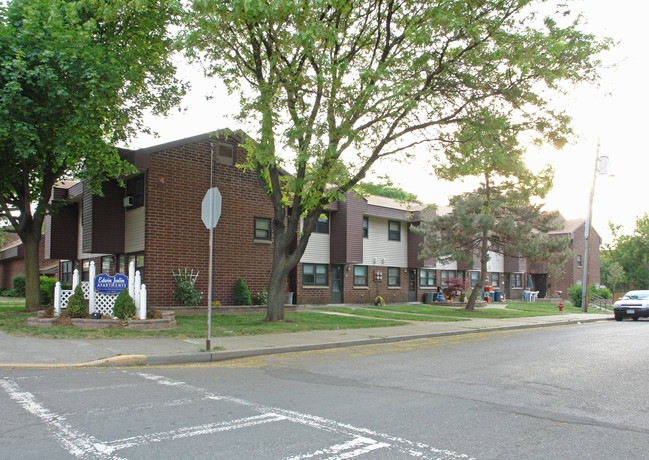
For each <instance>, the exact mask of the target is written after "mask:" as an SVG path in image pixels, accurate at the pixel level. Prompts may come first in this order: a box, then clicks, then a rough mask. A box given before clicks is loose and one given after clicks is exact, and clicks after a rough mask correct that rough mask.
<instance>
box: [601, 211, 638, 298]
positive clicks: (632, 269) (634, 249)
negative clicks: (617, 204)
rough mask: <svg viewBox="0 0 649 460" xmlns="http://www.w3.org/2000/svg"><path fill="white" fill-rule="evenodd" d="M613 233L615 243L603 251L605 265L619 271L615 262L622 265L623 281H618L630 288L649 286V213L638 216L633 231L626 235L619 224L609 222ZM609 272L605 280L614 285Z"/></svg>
mask: <svg viewBox="0 0 649 460" xmlns="http://www.w3.org/2000/svg"><path fill="white" fill-rule="evenodd" d="M609 226H610V228H611V231H612V233H613V243H612V244H610V245H607V246H606V247H605V251H603V253H602V259H603V261H604V266H605V267H609V269H608V272H609V273H610V272H612V271H613V270H617V271H619V268H617V267H615V268H613V267H614V266H615V264H616V263H617V264H619V265H621V267H622V272H623V273H624V279H623V281H618V277H619V276H618V277H616V278H615V280H616V281H618V283H621V284H626V285H627V286H628V287H629V288H630V289H647V288H649V215H648V214H645V215H644V216H641V217H638V218H637V219H636V222H635V228H634V230H633V233H631V234H630V235H625V234H623V233H622V228H621V226H619V225H613V224H610V223H609ZM609 273H604V275H605V276H606V278H604V279H605V282H606V283H610V284H611V285H613V283H614V281H613V280H612V279H611V278H610V274H609Z"/></svg>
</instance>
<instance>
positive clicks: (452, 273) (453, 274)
mask: <svg viewBox="0 0 649 460" xmlns="http://www.w3.org/2000/svg"><path fill="white" fill-rule="evenodd" d="M453 278H459V279H462V280H463V279H464V270H457V271H456V270H442V272H441V280H440V281H441V283H442V286H446V285H448V284H449V280H451V279H453Z"/></svg>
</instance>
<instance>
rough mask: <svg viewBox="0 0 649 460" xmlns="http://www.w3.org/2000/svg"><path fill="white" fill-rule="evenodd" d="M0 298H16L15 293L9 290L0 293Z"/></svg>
mask: <svg viewBox="0 0 649 460" xmlns="http://www.w3.org/2000/svg"><path fill="white" fill-rule="evenodd" d="M0 297H16V293H15V292H14V291H12V290H11V289H9V290H6V291H0Z"/></svg>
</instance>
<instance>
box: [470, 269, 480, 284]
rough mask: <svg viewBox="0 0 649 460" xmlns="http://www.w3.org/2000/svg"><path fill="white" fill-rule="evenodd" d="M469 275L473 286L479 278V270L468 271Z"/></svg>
mask: <svg viewBox="0 0 649 460" xmlns="http://www.w3.org/2000/svg"><path fill="white" fill-rule="evenodd" d="M469 277H470V279H471V287H475V285H476V284H478V281H479V280H480V272H469Z"/></svg>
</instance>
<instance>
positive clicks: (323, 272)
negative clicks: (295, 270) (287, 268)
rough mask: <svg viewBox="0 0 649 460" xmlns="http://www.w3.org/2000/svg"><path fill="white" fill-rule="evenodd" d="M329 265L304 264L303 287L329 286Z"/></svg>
mask: <svg viewBox="0 0 649 460" xmlns="http://www.w3.org/2000/svg"><path fill="white" fill-rule="evenodd" d="M328 282H329V281H328V278H327V265H323V264H302V285H303V286H327V284H328Z"/></svg>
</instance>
